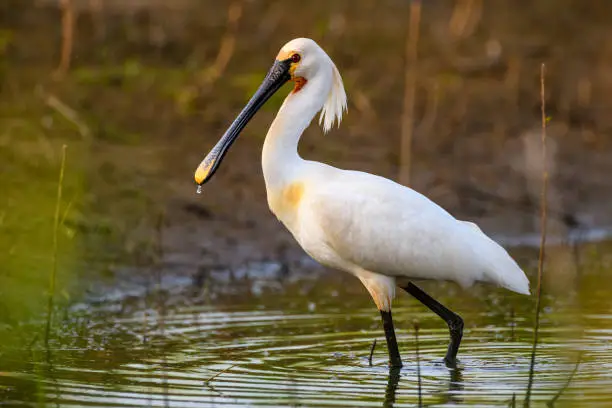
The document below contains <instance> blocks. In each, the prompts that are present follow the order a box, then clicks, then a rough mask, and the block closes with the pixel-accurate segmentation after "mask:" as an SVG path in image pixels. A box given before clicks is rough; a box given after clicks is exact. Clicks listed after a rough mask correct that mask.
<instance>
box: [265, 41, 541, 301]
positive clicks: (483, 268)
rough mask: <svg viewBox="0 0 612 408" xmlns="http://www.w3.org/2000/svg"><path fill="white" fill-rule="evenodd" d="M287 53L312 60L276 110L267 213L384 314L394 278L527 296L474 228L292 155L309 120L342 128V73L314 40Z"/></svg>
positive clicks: (385, 186)
mask: <svg viewBox="0 0 612 408" xmlns="http://www.w3.org/2000/svg"><path fill="white" fill-rule="evenodd" d="M285 49H286V50H291V51H296V52H300V54H301V55H302V61H304V62H306V61H308V60H309V59H311V61H308V62H309V64H308V65H307V67H306V68H302V67H298V68H297V69H296V70H295V73H294V75H296V76H303V77H305V78H306V80H307V81H308V82H307V84H306V85H305V86H303V88H302V89H301V90H300V91H299V92H296V93H291V94H290V95H289V96H288V97H287V99H286V100H285V102H284V104H283V106H282V107H281V109H280V111H279V112H278V115H277V116H276V119H275V120H274V122H273V123H272V125H271V127H270V130H269V132H268V134H267V136H266V141H265V144H264V150H263V155H262V158H263V159H262V165H263V170H264V177H265V179H266V188H267V191H268V202H269V203H270V208H271V209H272V211H273V212H274V213H275V214H276V216H277V217H278V218H279V219H280V220H281V221H282V222H283V223H284V224H285V226H286V227H287V228H288V229H289V230H290V231H291V233H292V234H293V236H294V237H295V238H296V240H297V241H298V242H299V243H300V245H301V246H302V247H303V248H304V250H305V251H306V252H307V253H308V254H309V255H310V256H312V257H313V258H314V259H316V260H317V261H319V262H321V263H322V264H325V265H328V266H331V267H334V268H337V269H341V270H345V271H347V272H350V273H353V274H355V275H356V276H358V277H360V278H361V279H362V281H363V282H364V284H365V285H366V287H368V289H369V290H370V292H372V291H373V290H374V291H378V292H381V293H376V294H373V297H374V299H375V301H376V302H377V304H378V303H380V304H378V306H379V308H381V310H388V308H389V307H390V302H391V299H392V298H393V294H394V293H395V292H394V291H395V289H394V288H395V282H394V280H395V278H414V279H434V280H450V281H455V282H457V283H459V284H460V285H461V286H463V287H468V286H470V285H471V284H473V283H474V282H477V281H478V282H486V283H492V284H496V285H499V286H502V287H504V288H507V289H510V290H513V291H515V292H518V293H523V294H528V293H529V281H528V280H527V277H526V276H525V274H524V273H523V271H522V270H521V269H520V268H519V266H518V265H517V264H516V262H515V261H514V260H513V259H512V258H511V257H510V256H509V255H508V253H507V252H506V251H505V250H504V249H503V248H502V247H500V246H499V245H498V244H496V243H495V242H494V241H492V240H491V239H490V238H489V237H487V236H486V235H485V234H484V233H483V232H482V231H481V230H480V229H479V228H478V227H477V226H476V225H475V224H473V223H469V222H464V221H459V220H456V219H455V218H454V217H453V216H452V215H450V214H449V213H448V212H447V211H445V210H444V209H442V208H441V207H440V206H438V205H437V204H435V203H434V202H432V201H431V200H429V199H428V198H426V197H425V196H423V195H421V194H419V193H418V192H416V191H414V190H412V189H410V188H408V187H404V186H402V185H400V184H397V183H395V182H393V181H391V180H388V179H385V178H383V177H379V176H375V175H372V174H368V173H363V172H358V171H350V170H341V169H337V168H334V167H331V166H328V165H326V164H323V163H318V162H313V161H307V160H303V159H302V158H300V157H299V155H298V153H297V144H298V141H299V138H300V135H301V134H302V132H303V130H304V129H305V128H306V127H307V126H308V124H309V123H310V121H311V120H312V118H313V117H314V115H315V114H316V112H317V111H319V110H321V109H322V108H323V109H324V111H323V113H322V115H321V117H322V118H323V117H325V120H324V130H328V129H329V128H330V127H331V125H332V122H333V121H334V120H335V121H337V122H338V123H339V122H340V120H341V117H342V112H343V110H344V109H345V106H346V95H345V92H344V88H343V86H342V80H341V79H340V74H339V73H338V71H337V69H336V68H335V66H334V65H333V63H332V62H331V59H330V58H329V57H328V56H327V54H325V52H324V51H323V50H322V49H321V48H320V47H319V46H318V45H317V44H316V43H315V42H314V41H312V40H308V39H297V40H293V41H291V42H289V43H288V44H287V45H285V47H283V50H285ZM300 68H302V69H300ZM324 115H325V116H324ZM296 186H298V187H296ZM296 188H298V189H299V190H300V191H299V192H297V191H293V192H291V194H293V195H294V196H293V197H288V193H287V191H288V190H289V189H294V190H295V189H296ZM298 195H299V197H297V196H298ZM389 278H391V279H389ZM385 291H386V293H384V292H385Z"/></svg>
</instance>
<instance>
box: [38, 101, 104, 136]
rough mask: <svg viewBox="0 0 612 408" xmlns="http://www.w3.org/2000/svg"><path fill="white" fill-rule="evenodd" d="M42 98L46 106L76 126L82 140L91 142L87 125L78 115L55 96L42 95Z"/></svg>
mask: <svg viewBox="0 0 612 408" xmlns="http://www.w3.org/2000/svg"><path fill="white" fill-rule="evenodd" d="M43 97H44V100H45V103H46V104H47V106H49V107H50V108H52V109H53V110H55V111H56V112H57V113H59V114H60V115H62V116H63V117H64V118H65V119H66V120H68V121H69V122H70V123H72V124H73V125H74V126H76V128H77V129H78V130H79V133H80V134H81V137H82V138H83V140H86V141H89V140H91V138H92V136H91V130H90V129H89V127H88V126H87V124H85V122H83V121H82V120H81V118H80V117H79V114H78V113H77V112H76V111H75V110H74V109H72V108H71V107H70V106H68V105H66V104H65V103H64V102H62V101H61V100H60V99H59V98H58V97H57V96H54V95H45V94H43Z"/></svg>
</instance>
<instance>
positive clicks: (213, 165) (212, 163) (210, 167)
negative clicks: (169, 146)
mask: <svg viewBox="0 0 612 408" xmlns="http://www.w3.org/2000/svg"><path fill="white" fill-rule="evenodd" d="M289 67H290V60H286V61H278V60H277V61H275V62H274V65H272V68H270V71H268V74H267V75H266V77H265V78H264V80H263V82H262V84H261V85H260V86H259V89H257V91H256V92H255V94H254V95H253V97H252V98H251V100H250V101H249V103H247V105H246V106H245V107H244V109H243V110H242V112H240V115H238V117H237V118H236V119H235V120H234V122H233V123H232V124H231V126H230V127H229V129H227V131H226V132H225V134H224V135H223V137H221V139H220V140H219V141H218V142H217V144H216V145H215V147H213V148H212V150H211V151H210V153H208V155H207V156H206V157H205V158H204V160H202V163H200V165H199V166H198V168H197V169H196V172H195V181H196V183H198V184H199V185H202V184H204V183H206V182H207V181H208V180H210V179H211V178H212V176H213V174H215V172H216V171H217V168H218V167H219V165H220V164H221V161H222V160H223V156H225V153H227V151H228V150H229V148H230V146H231V145H232V143H234V140H236V138H238V135H240V132H241V131H242V129H244V127H245V126H246V124H247V123H249V120H251V118H252V117H253V116H254V115H255V113H256V112H257V111H258V110H259V108H261V107H262V106H263V104H264V103H266V101H267V100H268V99H270V97H271V96H272V95H274V93H275V92H276V91H278V90H279V89H280V87H282V86H283V85H284V84H285V83H286V82H287V81H289V80H290V79H291V75H290V74H289Z"/></svg>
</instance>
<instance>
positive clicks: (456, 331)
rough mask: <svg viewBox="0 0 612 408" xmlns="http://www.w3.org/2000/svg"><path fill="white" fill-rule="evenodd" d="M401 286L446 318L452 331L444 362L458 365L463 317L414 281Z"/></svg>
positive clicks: (449, 365) (452, 366)
mask: <svg viewBox="0 0 612 408" xmlns="http://www.w3.org/2000/svg"><path fill="white" fill-rule="evenodd" d="M400 287H401V288H402V289H404V290H405V291H406V292H408V293H410V294H411V295H412V296H414V297H415V298H416V299H417V300H418V301H419V302H421V303H422V304H424V305H425V306H427V307H428V308H429V309H430V310H431V311H432V312H434V313H435V314H437V315H438V316H440V317H441V318H442V319H444V321H445V322H446V324H448V330H449V331H450V343H449V345H448V351H447V352H446V357H444V362H445V363H446V366H447V367H451V368H454V367H456V366H457V352H458V351H459V344H461V337H463V319H462V318H461V317H460V316H459V315H458V314H456V313H454V312H451V311H450V310H448V309H447V308H446V307H444V305H442V304H441V303H440V302H438V301H437V300H436V299H434V298H432V297H431V296H429V295H428V294H427V293H425V292H424V291H423V290H422V289H421V288H419V287H418V286H416V285H415V284H413V283H412V282H408V285H407V286H400Z"/></svg>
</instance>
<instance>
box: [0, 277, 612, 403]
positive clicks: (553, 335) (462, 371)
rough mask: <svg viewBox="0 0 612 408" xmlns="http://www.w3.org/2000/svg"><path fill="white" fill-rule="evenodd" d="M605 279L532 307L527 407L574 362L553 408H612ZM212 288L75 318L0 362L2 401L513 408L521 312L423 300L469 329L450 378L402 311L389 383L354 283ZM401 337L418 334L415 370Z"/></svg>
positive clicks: (372, 320)
mask: <svg viewBox="0 0 612 408" xmlns="http://www.w3.org/2000/svg"><path fill="white" fill-rule="evenodd" d="M604 273H605V272H601V271H590V272H588V273H587V272H584V271H583V272H582V273H581V275H580V276H578V277H577V278H576V279H577V280H576V282H577V283H578V285H577V286H576V287H578V288H580V290H579V291H569V292H566V293H564V294H562V295H558V294H557V295H554V296H553V295H551V296H548V297H546V298H545V299H544V302H543V303H544V309H543V314H542V327H541V344H540V346H539V347H538V353H537V358H536V365H535V373H534V386H533V391H532V402H534V403H535V405H536V406H537V405H544V403H546V402H549V401H551V400H552V399H554V398H555V396H556V395H557V394H558V393H559V392H560V390H562V389H563V388H564V386H565V384H566V383H567V382H568V379H569V377H570V375H571V372H572V370H573V369H574V368H575V366H576V361H577V359H578V358H580V364H579V366H578V368H577V370H576V373H575V375H574V376H573V378H572V380H571V382H570V384H569V386H568V387H567V389H565V390H564V391H563V392H562V394H561V395H560V396H559V397H558V400H557V402H556V405H555V406H586V405H587V404H588V406H602V407H603V406H609V404H611V403H612V395H610V393H609V389H611V387H612V354H611V353H610V347H611V345H612V310H611V309H612V305H611V304H610V302H609V301H608V294H609V293H610V289H611V286H612V283H610V281H609V280H606V279H604ZM223 275H224V273H223V272H219V276H223ZM225 275H226V276H225V278H226V279H225V280H223V279H216V278H215V279H213V280H210V279H209V280H208V281H207V282H205V284H204V286H203V287H199V286H194V285H193V284H192V283H191V282H190V281H188V282H186V281H185V280H184V279H183V280H180V281H179V280H177V282H180V283H178V284H177V286H176V287H174V288H172V287H168V285H166V286H165V287H164V288H162V289H159V290H156V289H155V287H152V288H151V290H150V291H149V294H148V295H139V296H133V295H131V296H125V297H124V298H120V297H119V298H117V297H115V299H114V300H112V301H111V300H107V301H103V302H99V303H98V306H91V304H85V305H77V306H75V307H74V308H73V310H72V312H70V313H68V314H67V316H66V317H65V318H64V320H63V322H61V323H58V324H60V326H61V330H60V331H59V332H58V334H56V335H55V336H54V338H53V339H52V341H51V342H50V345H49V349H48V350H47V349H45V348H36V347H34V348H33V349H32V350H30V351H29V353H26V355H29V357H28V358H27V360H28V361H27V364H24V361H23V357H18V356H22V355H23V352H24V350H25V349H26V348H27V347H26V346H25V345H24V346H23V347H17V348H16V349H14V350H12V351H11V350H3V354H2V356H1V357H0V361H2V364H3V367H2V369H1V372H0V401H2V400H4V401H5V402H6V403H7V404H9V405H10V404H19V403H24V402H25V403H37V404H39V406H173V407H185V406H198V407H200V406H204V407H206V406H211V407H212V406H253V405H261V406H390V405H393V404H395V406H416V405H418V404H419V399H420V400H421V401H422V404H423V405H431V406H440V407H444V406H457V405H465V406H509V405H511V402H512V400H513V398H515V401H516V404H517V406H521V405H522V403H523V399H524V396H525V392H526V387H527V382H528V376H529V369H530V352H531V341H532V335H533V331H532V325H533V310H534V303H535V302H534V299H533V297H523V296H520V295H515V294H511V293H508V292H506V291H503V290H501V289H494V288H493V289H490V288H484V287H477V288H475V289H474V290H472V291H470V292H464V291H460V290H459V289H457V288H456V287H454V286H452V285H425V287H426V288H427V290H430V291H431V293H432V294H434V295H435V296H436V297H437V298H439V299H440V300H441V301H442V302H444V303H446V304H447V305H448V306H450V307H451V308H453V309H455V310H456V311H457V312H459V313H460V314H461V315H462V316H463V317H464V320H465V322H466V330H465V335H464V340H463V343H462V347H461V349H460V353H459V359H460V367H459V369H457V370H449V369H448V368H446V367H445V366H444V365H443V363H442V358H443V356H444V353H445V351H446V347H447V344H448V331H447V329H446V327H445V325H444V323H443V322H442V321H440V320H439V319H438V318H437V317H436V316H435V315H433V314H432V313H431V312H429V311H428V310H427V309H425V308H424V307H423V306H421V305H420V304H418V303H417V302H416V301H415V300H414V299H412V298H410V297H408V296H407V295H401V296H400V297H399V299H397V300H396V302H395V308H394V320H395V325H396V330H397V335H398V341H399V345H400V351H401V353H402V357H403V361H404V364H405V366H404V368H403V369H402V370H401V371H400V372H390V371H389V369H388V368H387V366H386V362H387V355H386V346H385V342H384V335H383V332H382V327H381V323H380V322H379V315H378V313H377V311H376V309H375V307H374V305H373V303H372V301H371V300H370V299H369V296H368V295H367V293H366V291H365V289H363V288H361V286H360V285H359V284H358V282H356V280H354V279H353V278H351V277H349V276H346V275H343V274H333V273H331V274H329V273H327V272H317V273H314V272H313V275H310V276H308V275H307V276H303V275H294V274H292V273H289V274H288V275H287V276H285V277H279V276H268V278H266V279H256V278H255V279H251V278H249V277H242V278H241V279H240V280H238V281H237V280H236V279H235V277H234V278H233V279H232V278H230V277H229V276H227V275H229V274H225ZM157 288H159V286H157ZM254 288H257V289H256V290H254ZM83 310H85V313H84V314H83ZM414 322H418V324H419V326H420V329H419V358H418V360H417V356H416V340H415V332H414V329H413V323H414ZM374 339H378V345H377V347H376V349H375V352H374V356H373V365H372V366H369V363H368V355H369V349H370V346H371V344H372V341H373V340H374ZM579 353H581V357H579ZM419 369H420V374H419ZM419 382H420V392H419ZM2 398H3V399H2Z"/></svg>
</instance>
